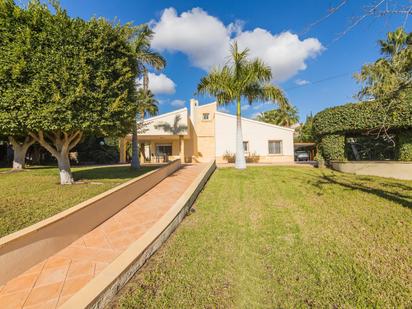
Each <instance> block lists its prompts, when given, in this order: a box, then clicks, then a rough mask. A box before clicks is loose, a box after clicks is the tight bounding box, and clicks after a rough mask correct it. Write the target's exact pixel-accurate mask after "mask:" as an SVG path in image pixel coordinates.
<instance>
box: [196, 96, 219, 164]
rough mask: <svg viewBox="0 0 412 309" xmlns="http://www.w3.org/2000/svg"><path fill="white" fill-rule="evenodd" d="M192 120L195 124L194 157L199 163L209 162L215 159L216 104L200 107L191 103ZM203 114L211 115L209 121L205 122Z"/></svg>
mask: <svg viewBox="0 0 412 309" xmlns="http://www.w3.org/2000/svg"><path fill="white" fill-rule="evenodd" d="M190 112H191V119H192V122H193V128H194V130H193V134H192V135H193V156H195V157H196V159H197V160H198V161H204V162H206V161H209V160H210V159H214V158H215V149H216V145H215V144H216V143H215V113H216V102H214V103H209V104H205V105H198V102H197V101H194V100H192V101H191V111H190ZM203 114H209V119H207V120H204V119H203Z"/></svg>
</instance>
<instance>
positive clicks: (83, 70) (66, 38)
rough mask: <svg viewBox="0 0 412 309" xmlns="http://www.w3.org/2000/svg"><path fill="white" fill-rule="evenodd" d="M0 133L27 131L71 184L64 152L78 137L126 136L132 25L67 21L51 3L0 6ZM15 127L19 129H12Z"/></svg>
mask: <svg viewBox="0 0 412 309" xmlns="http://www.w3.org/2000/svg"><path fill="white" fill-rule="evenodd" d="M0 6H1V7H0V11H1V14H2V15H3V16H4V15H7V16H9V17H8V18H9V19H10V20H9V21H8V22H4V23H2V24H1V36H2V38H3V37H5V38H6V40H3V39H2V40H1V48H0V53H1V54H0V59H1V61H2V65H1V66H0V67H1V69H0V131H2V132H6V134H8V135H14V134H15V133H17V134H18V133H20V134H21V133H22V131H24V132H27V135H29V136H30V137H31V138H33V139H34V140H35V141H37V142H39V143H40V144H41V145H42V146H43V147H44V148H45V149H46V150H48V151H49V152H50V153H51V154H52V155H53V156H54V157H55V158H56V159H57V162H58V167H59V170H60V182H61V183H62V184H71V183H73V177H72V174H71V170H70V161H69V156H68V155H69V152H70V150H71V149H73V147H75V146H76V145H77V143H79V141H80V140H81V139H82V137H83V135H84V134H96V135H99V136H105V135H108V134H109V133H110V134H111V135H116V134H119V135H120V134H123V135H124V134H126V132H130V128H131V125H132V123H133V121H134V115H136V112H137V107H136V105H135V104H131V103H132V102H134V101H135V98H136V91H135V79H136V76H137V65H136V53H135V51H134V50H133V49H132V47H131V45H130V40H131V38H132V37H133V36H134V35H135V32H136V29H135V27H131V26H130V25H125V26H120V25H118V24H116V25H113V24H111V23H109V22H107V21H106V20H104V19H102V18H99V19H96V18H92V19H91V20H90V21H84V20H82V19H79V18H71V17H69V16H68V14H67V13H66V11H65V10H63V9H61V8H60V7H59V6H58V5H56V4H55V3H54V13H52V12H51V11H50V10H49V9H48V7H47V5H45V4H42V3H40V1H30V2H29V3H28V5H27V8H24V9H22V8H20V7H18V6H17V5H15V4H14V2H13V1H12V0H0ZM19 126H21V127H19Z"/></svg>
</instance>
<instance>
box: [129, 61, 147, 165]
mask: <svg viewBox="0 0 412 309" xmlns="http://www.w3.org/2000/svg"><path fill="white" fill-rule="evenodd" d="M148 89H149V76H148V73H147V69H146V68H144V70H143V91H144V93H145V94H146V93H147V90H148ZM142 116H144V111H143V112H142ZM143 118H144V117H142V119H141V120H142V121H143ZM136 121H137V119H135V121H134V125H133V132H132V162H131V164H130V165H131V167H132V168H134V169H139V168H140V160H139V142H138V138H137V123H136Z"/></svg>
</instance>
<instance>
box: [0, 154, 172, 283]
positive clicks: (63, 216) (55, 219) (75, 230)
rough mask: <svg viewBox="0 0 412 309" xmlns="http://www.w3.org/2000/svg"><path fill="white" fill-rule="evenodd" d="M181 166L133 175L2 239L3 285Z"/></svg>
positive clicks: (1, 281)
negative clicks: (131, 177)
mask: <svg viewBox="0 0 412 309" xmlns="http://www.w3.org/2000/svg"><path fill="white" fill-rule="evenodd" d="M179 168H180V160H175V161H172V162H170V163H168V164H165V165H164V166H163V167H161V168H159V169H156V170H154V171H150V172H148V173H145V174H143V175H141V176H139V177H136V178H133V179H131V180H129V181H127V182H125V183H123V184H120V185H118V186H116V187H114V188H112V189H109V190H107V191H105V192H103V193H100V194H98V195H96V196H94V197H92V198H90V199H88V200H86V201H84V202H81V203H79V204H77V205H75V206H73V207H71V208H68V209H66V210H64V211H62V212H60V213H58V214H56V215H54V216H52V217H49V218H47V219H45V220H42V221H40V222H38V223H35V224H33V225H31V226H28V227H26V228H24V229H22V230H20V231H17V232H15V233H12V234H10V235H7V236H5V237H3V238H0V265H1V266H0V285H1V284H4V283H5V282H7V281H8V280H10V279H12V278H13V277H15V276H18V275H19V274H21V273H23V272H24V271H26V270H27V269H29V268H30V267H32V266H34V265H36V264H37V263H39V262H41V261H43V260H44V259H46V258H47V257H49V256H51V255H53V254H54V253H56V252H58V251H59V250H61V249H63V248H64V247H66V246H68V245H69V244H71V243H72V242H74V241H75V240H77V239H78V238H80V237H81V236H82V235H84V234H85V233H87V232H89V231H90V230H92V229H94V228H95V227H96V226H98V225H100V224H101V223H102V222H104V221H105V220H107V219H108V218H110V217H112V216H113V215H114V214H115V213H117V212H118V211H120V210H122V209H123V208H124V207H126V206H127V205H128V204H130V203H131V202H132V201H134V200H135V199H137V198H138V197H140V196H141V195H143V194H144V193H145V192H147V191H148V190H150V189H151V188H153V187H154V186H155V185H156V184H158V183H159V182H160V181H162V180H163V179H164V178H166V177H167V176H169V175H170V174H172V173H173V172H175V171H176V170H177V169H179Z"/></svg>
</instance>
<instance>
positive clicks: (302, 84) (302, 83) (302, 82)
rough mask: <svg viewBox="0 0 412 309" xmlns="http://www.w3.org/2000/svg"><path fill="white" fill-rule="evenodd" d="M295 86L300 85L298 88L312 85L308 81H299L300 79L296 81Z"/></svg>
mask: <svg viewBox="0 0 412 309" xmlns="http://www.w3.org/2000/svg"><path fill="white" fill-rule="evenodd" d="M295 84H296V85H298V86H304V85H307V84H310V81H308V80H306V79H299V78H298V79H297V80H295Z"/></svg>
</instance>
